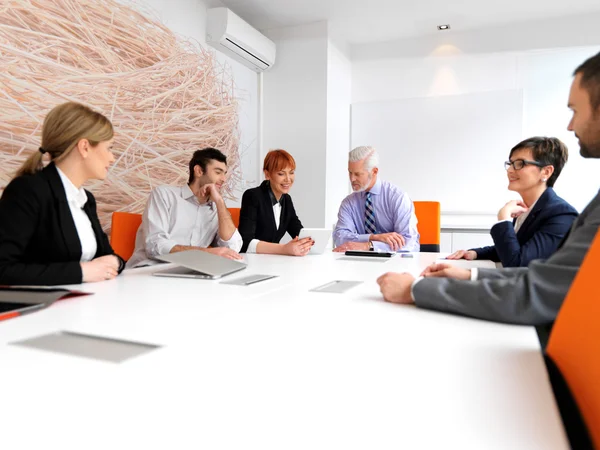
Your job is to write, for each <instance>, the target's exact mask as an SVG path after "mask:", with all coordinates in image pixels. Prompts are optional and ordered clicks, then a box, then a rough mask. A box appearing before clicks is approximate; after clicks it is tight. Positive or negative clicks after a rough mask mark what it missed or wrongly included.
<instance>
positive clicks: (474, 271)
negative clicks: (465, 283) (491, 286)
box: [471, 267, 479, 281]
mask: <svg viewBox="0 0 600 450" xmlns="http://www.w3.org/2000/svg"><path fill="white" fill-rule="evenodd" d="M478 276H479V270H477V267H473V268H472V269H471V281H477V277H478Z"/></svg>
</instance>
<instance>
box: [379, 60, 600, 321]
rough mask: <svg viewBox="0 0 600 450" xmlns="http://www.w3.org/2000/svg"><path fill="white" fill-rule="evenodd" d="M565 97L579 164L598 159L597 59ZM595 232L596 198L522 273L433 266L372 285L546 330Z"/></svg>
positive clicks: (434, 305)
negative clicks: (558, 242)
mask: <svg viewBox="0 0 600 450" xmlns="http://www.w3.org/2000/svg"><path fill="white" fill-rule="evenodd" d="M574 75H575V78H574V80H573V84H572V86H571V91H570V93H569V105H568V106H569V108H570V109H571V110H572V111H573V118H572V119H571V122H570V123H569V127H568V129H569V130H570V131H573V132H575V136H576V137H577V138H578V139H579V146H580V153H581V156H583V157H584V158H600V53H599V54H597V55H596V56H593V57H592V58H590V59H588V60H587V61H585V62H584V63H583V64H582V65H581V66H579V67H578V68H577V69H576V70H575V74H574ZM598 227H600V192H599V193H598V194H597V195H596V197H594V199H593V200H592V201H591V202H590V204H589V205H588V206H587V207H586V208H585V210H584V211H583V212H582V213H581V215H580V216H579V217H578V218H577V219H576V220H575V222H574V223H573V226H572V228H571V230H570V232H569V234H568V235H567V237H566V238H565V240H564V241H563V244H562V246H561V247H560V248H559V249H558V250H557V251H556V253H555V254H554V255H552V256H551V257H550V258H549V259H547V260H534V261H532V262H531V263H530V264H529V266H528V267H523V268H509V269H498V270H496V269H479V270H475V269H473V270H472V271H470V270H465V269H460V268H456V267H452V266H451V265H448V264H434V265H432V266H430V267H429V268H427V269H426V270H425V271H424V272H423V274H422V277H420V278H418V279H415V278H414V277H413V276H412V275H410V274H406V273H404V274H398V273H386V274H385V275H382V276H381V277H380V278H379V279H378V280H377V282H378V283H379V286H380V288H381V292H382V294H383V297H384V298H385V300H387V301H390V302H393V303H413V302H414V303H415V304H416V305H417V306H418V307H421V308H428V309H435V310H439V311H443V312H448V313H454V314H462V315H466V316H471V317H477V318H481V319H487V320H493V321H498V322H507V323H515V324H526V325H549V324H551V323H552V322H553V321H554V319H555V318H556V315H557V313H558V310H559V309H560V307H561V305H562V302H563V300H564V299H565V296H566V295H567V291H568V290H569V287H570V286H571V283H572V281H573V278H574V277H575V274H576V273H577V271H578V270H579V267H580V266H581V263H582V261H583V258H584V257H585V254H586V253H587V251H588V248H589V247H590V245H591V243H592V240H593V239H594V236H595V235H596V232H597V231H598Z"/></svg>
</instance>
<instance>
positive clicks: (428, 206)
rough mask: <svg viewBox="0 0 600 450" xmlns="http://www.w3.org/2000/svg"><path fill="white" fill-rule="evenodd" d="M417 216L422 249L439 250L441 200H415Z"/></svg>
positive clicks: (426, 250) (425, 250) (427, 250)
mask: <svg viewBox="0 0 600 450" xmlns="http://www.w3.org/2000/svg"><path fill="white" fill-rule="evenodd" d="M413 203H414V205H415V215H416V216H417V220H418V221H419V222H418V223H417V230H418V231H419V234H420V235H421V237H420V243H421V251H422V252H435V253H437V252H439V251H440V239H441V238H440V235H441V228H442V227H441V218H440V216H441V213H440V202H413Z"/></svg>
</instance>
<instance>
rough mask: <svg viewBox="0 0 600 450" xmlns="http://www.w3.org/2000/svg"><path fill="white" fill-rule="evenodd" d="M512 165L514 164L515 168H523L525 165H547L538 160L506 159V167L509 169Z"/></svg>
mask: <svg viewBox="0 0 600 450" xmlns="http://www.w3.org/2000/svg"><path fill="white" fill-rule="evenodd" d="M510 166H512V167H513V169H515V170H521V169H522V168H523V167H525V166H538V167H546V166H545V165H544V164H541V163H539V162H537V161H527V160H526V159H515V160H514V161H506V162H505V163H504V168H505V169H506V170H508V168H509V167H510Z"/></svg>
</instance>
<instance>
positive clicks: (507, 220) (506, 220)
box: [494, 219, 513, 225]
mask: <svg viewBox="0 0 600 450" xmlns="http://www.w3.org/2000/svg"><path fill="white" fill-rule="evenodd" d="M502 222H510V223H513V221H512V219H504V220H499V221H498V222H496V223H495V224H494V225H498V224H499V223H502Z"/></svg>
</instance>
